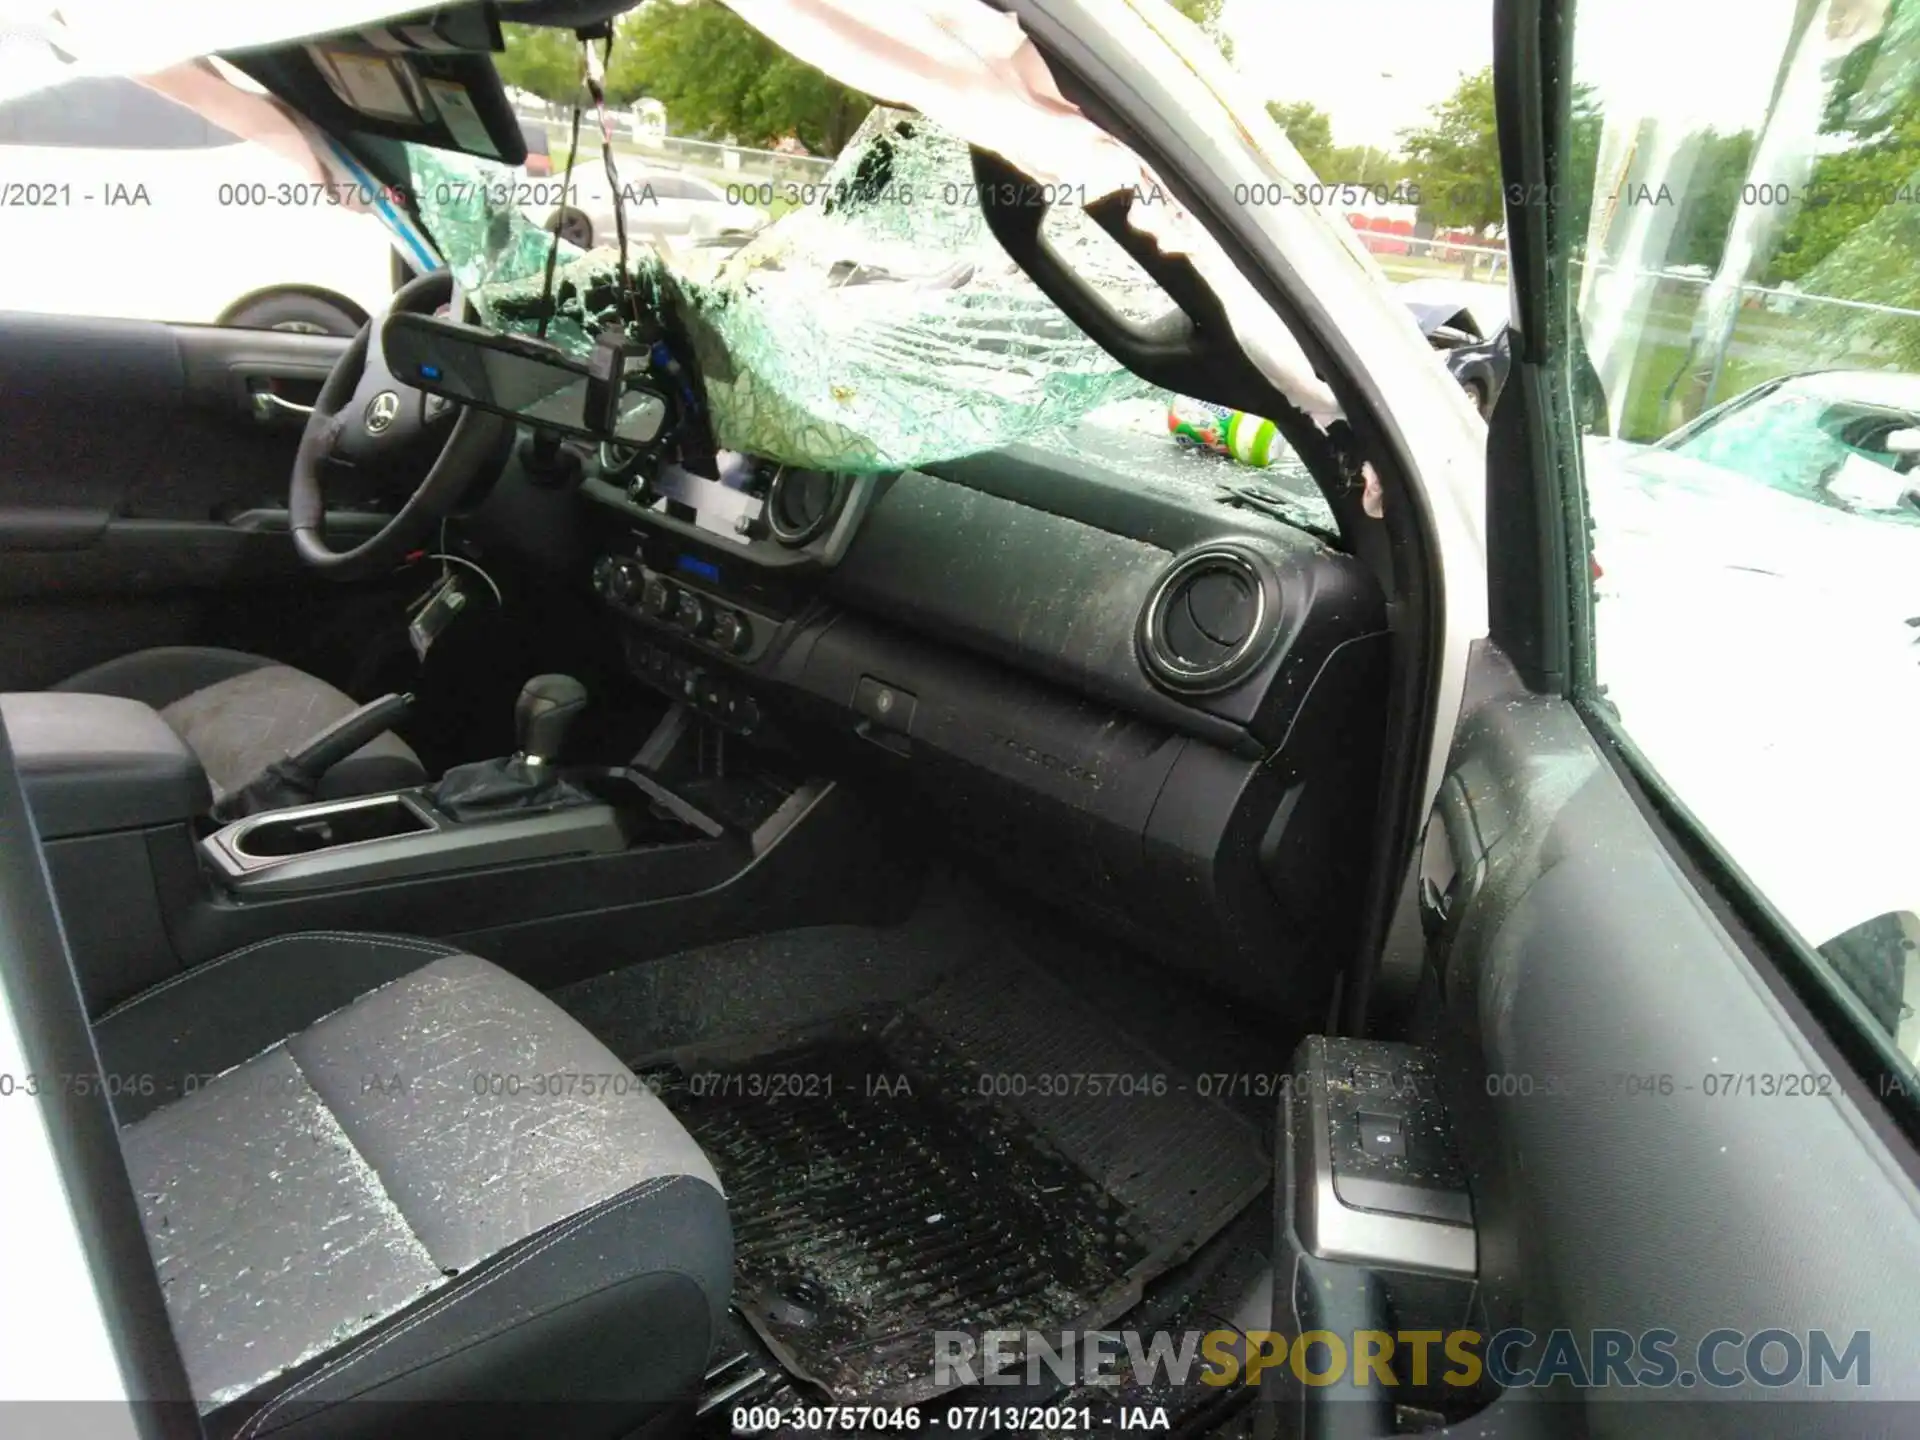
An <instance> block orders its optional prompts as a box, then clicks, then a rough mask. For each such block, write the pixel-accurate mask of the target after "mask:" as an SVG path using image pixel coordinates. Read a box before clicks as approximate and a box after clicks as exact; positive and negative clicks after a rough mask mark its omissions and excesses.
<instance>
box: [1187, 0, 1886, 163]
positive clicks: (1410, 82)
mask: <svg viewBox="0 0 1920 1440" xmlns="http://www.w3.org/2000/svg"><path fill="white" fill-rule="evenodd" d="M1836 3H1837V4H1839V5H1840V6H1841V7H1842V8H1858V9H1865V10H1876V9H1879V8H1881V7H1882V5H1883V4H1884V0H1836ZM1792 12H1793V0H1608V3H1605V4H1599V5H1590V6H1583V7H1581V11H1580V19H1579V21H1578V29H1577V30H1576V32H1575V42H1574V51H1575V70H1576V72H1577V75H1578V78H1579V79H1581V80H1582V81H1584V82H1586V83H1590V84H1593V85H1594V86H1596V87H1597V88H1598V89H1599V90H1600V92H1601V93H1602V96H1603V99H1604V98H1610V99H1611V100H1612V102H1613V104H1614V106H1615V107H1616V108H1617V109H1618V110H1619V111H1621V112H1625V111H1636V112H1639V113H1659V114H1662V115H1665V116H1666V117H1668V118H1669V119H1672V120H1679V119H1680V118H1681V116H1682V115H1684V116H1685V117H1686V118H1687V119H1689V120H1693V121H1697V122H1698V123H1703V124H1715V125H1718V126H1721V127H1724V128H1739V127H1741V126H1744V125H1748V124H1752V123H1753V122H1754V121H1755V120H1756V119H1757V117H1758V113H1759V111H1760V110H1761V109H1762V108H1763V107H1764V104H1765V99H1766V93H1767V90H1768V88H1769V87H1770V86H1771V84H1772V80H1773V74H1774V69H1775V66H1776V65H1777V63H1778V61H1779V58H1780V54H1781V50H1782V48H1783V41H1784V31H1785V27H1786V24H1787V21H1788V18H1789V17H1790V16H1791V14H1792ZM1221 22H1222V26H1223V28H1224V29H1225V30H1226V33H1227V34H1228V35H1229V36H1230V37H1231V38H1232V40H1233V45H1234V65H1235V68H1237V69H1238V70H1239V71H1240V73H1241V74H1242V75H1243V76H1245V77H1246V78H1247V79H1248V81H1249V83H1251V84H1252V86H1253V87H1254V89H1255V91H1256V92H1257V93H1258V94H1260V95H1261V96H1262V97H1263V98H1266V99H1271V100H1307V101H1311V102H1312V103H1313V104H1315V105H1317V106H1319V107H1320V108H1321V109H1322V110H1324V111H1325V112H1326V113H1327V114H1328V116H1329V117H1331V119H1332V121H1333V139H1334V143H1335V144H1336V145H1377V146H1379V147H1380V148H1382V149H1385V150H1397V149H1399V132H1400V131H1401V130H1403V129H1407V128H1409V127H1411V126H1415V125H1419V124H1422V123H1424V122H1425V120H1426V119H1427V116H1428V113H1429V111H1430V110H1431V109H1432V107H1433V106H1434V105H1435V104H1436V103H1438V102H1439V101H1441V100H1444V99H1445V98H1446V97H1447V96H1448V95H1450V94H1451V93H1452V92H1453V89H1454V87H1455V86H1456V85H1457V84H1458V83H1459V80H1460V77H1461V76H1462V75H1465V74H1470V73H1472V72H1473V71H1475V70H1478V69H1480V68H1481V67H1482V66H1483V65H1486V64H1488V63H1490V62H1491V61H1492V59H1493V0H1226V4H1225V5H1224V7H1223V8H1222V11H1221ZM1649 36H1657V37H1658V43H1656V44H1649V43H1648V37H1649ZM1343 178H1344V177H1343Z"/></svg>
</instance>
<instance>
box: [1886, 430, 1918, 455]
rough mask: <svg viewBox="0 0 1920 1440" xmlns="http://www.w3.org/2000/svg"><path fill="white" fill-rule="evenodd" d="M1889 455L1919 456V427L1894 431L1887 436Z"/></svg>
mask: <svg viewBox="0 0 1920 1440" xmlns="http://www.w3.org/2000/svg"><path fill="white" fill-rule="evenodd" d="M1887 453H1888V454H1889V455H1920V427H1908V428H1905V429H1900V430H1895V431H1892V432H1890V433H1889V434H1888V436H1887Z"/></svg>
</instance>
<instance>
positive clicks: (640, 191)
mask: <svg viewBox="0 0 1920 1440" xmlns="http://www.w3.org/2000/svg"><path fill="white" fill-rule="evenodd" d="M617 163H618V162H617V161H616V164H617ZM618 173H619V176H620V195H621V198H622V199H623V200H624V201H625V202H626V206H625V208H626V220H627V233H628V235H629V236H630V237H631V236H639V237H641V238H643V239H644V238H654V239H659V238H664V239H666V240H668V241H670V242H680V243H684V244H692V245H708V244H714V243H718V242H724V241H730V240H744V239H745V238H746V237H748V236H749V235H752V234H753V233H754V232H755V231H757V230H759V229H760V227H761V226H763V225H765V224H766V223H767V212H766V211H765V210H764V209H762V208H761V207H760V206H758V205H750V204H747V203H746V202H745V201H744V200H742V199H740V198H738V197H737V196H730V195H729V194H728V193H727V192H726V190H724V189H723V188H722V187H721V186H719V185H716V184H714V183H713V182H712V181H709V180H705V179H702V178H701V177H700V176H698V175H693V174H689V173H686V172H684V171H672V170H660V169H637V168H636V169H634V170H631V171H629V170H627V169H625V168H621V169H620V170H619V172H618ZM567 182H568V196H567V199H568V203H567V204H565V205H563V206H557V207H556V206H554V205H551V204H545V203H540V202H541V201H543V200H544V198H545V197H541V196H536V197H535V203H531V204H528V205H526V206H524V207H523V209H524V212H525V214H526V215H527V218H528V219H530V220H532V221H533V222H534V223H535V224H537V225H543V226H545V227H546V228H547V229H549V230H558V231H559V232H560V236H561V238H562V239H564V240H566V241H568V242H569V243H570V244H574V245H578V246H580V247H581V248H582V249H583V250H584V249H591V248H593V247H594V246H595V245H607V244H611V243H613V241H614V238H615V235H616V231H615V228H614V221H613V209H614V207H613V200H614V190H613V186H612V185H611V184H610V183H609V181H608V180H607V172H606V167H605V165H604V164H602V163H601V156H600V152H599V150H598V148H591V149H589V148H587V147H586V146H585V145H584V144H583V146H582V150H581V154H580V155H579V157H578V158H577V159H576V160H575V161H574V163H573V164H572V165H571V166H570V168H569V169H568V171H567Z"/></svg>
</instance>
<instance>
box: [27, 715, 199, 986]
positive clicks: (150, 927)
mask: <svg viewBox="0 0 1920 1440" xmlns="http://www.w3.org/2000/svg"><path fill="white" fill-rule="evenodd" d="M0 721H4V722H5V725H6V730H7V737H8V739H9V741H10V742H11V743H12V746H13V756H14V761H15V763H16V764H17V765H18V766H19V770H20V779H21V784H22V788H24V790H25V791H26V796H27V806H28V808H29V809H30V810H32V811H33V819H34V824H35V826H36V827H37V828H38V829H39V832H40V838H41V840H42V842H44V847H45V853H46V859H47V873H48V874H49V876H50V877H51V878H52V880H53V891H54V896H55V898H56V899H57V900H58V902H59V905H60V915H61V920H62V923H63V925H64V927H65V930H66V935H67V945H68V948H69V949H70V950H71V952H72V954H73V964H74V969H75V971H76V973H77V974H78V976H79V980H80V990H81V993H82V994H83V995H84V996H85V997H86V1001H87V1008H88V1012H89V1013H90V1014H94V1015H98V1014H100V1013H101V1012H102V1011H103V1010H105V1009H106V1008H107V1007H109V1006H111V1005H114V1004H116V1003H118V1002H119V1001H121V1000H124V999H125V998H127V997H128V996H130V995H134V994H137V993H138V992H139V991H141V990H144V989H146V988H147V987H148V986H150V985H153V984H156V983H158V982H159V981H161V980H164V979H166V978H167V977H168V976H169V975H171V974H173V973H175V972H176V971H177V970H178V968H179V966H178V963H177V961H176V959H175V956H174V952H173V947H172V945H171V944H170V943H169V941H168V937H167V929H166V924H165V920H164V917H163V909H162V906H161V904H160V900H159V896H158V892H157V889H156V886H155V882H154V872H153V863H152V855H153V852H154V848H155V847H156V846H158V847H167V846H173V847H179V849H180V850H181V851H183V852H185V851H187V850H189V849H190V848H191V846H192V838H191V832H190V830H189V822H190V821H191V820H192V819H193V817H195V816H196V815H202V814H205V813H206V811H207V809H208V808H209V807H210V806H211V805H212V803H213V796H212V792H211V790H210V789H209V787H208V785H207V777H206V772H205V771H204V770H202V769H201V767H200V761H199V759H198V758H197V757H196V756H195V755H194V754H193V752H192V751H191V750H189V749H188V748H187V746H186V743H185V742H184V741H183V740H181V738H180V737H179V736H178V735H176V734H175V733H174V732H173V730H172V728H171V727H169V726H168V724H167V722H166V721H164V720H162V719H161V718H160V715H159V712H158V711H156V710H154V709H153V708H152V707H151V706H148V705H142V704H141V703H140V702H139V701H137V700H125V699H121V698H120V697H118V696H113V695H79V694H67V693H65V692H61V691H48V692H34V693H23V694H11V695H0Z"/></svg>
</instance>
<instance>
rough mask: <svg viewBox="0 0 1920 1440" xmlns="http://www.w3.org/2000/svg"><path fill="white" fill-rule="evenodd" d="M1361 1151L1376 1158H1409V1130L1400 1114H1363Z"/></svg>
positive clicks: (1361, 1118)
mask: <svg viewBox="0 0 1920 1440" xmlns="http://www.w3.org/2000/svg"><path fill="white" fill-rule="evenodd" d="M1359 1119H1360V1153H1361V1154H1363V1155H1371V1156H1372V1157H1373V1158H1374V1159H1376V1160H1404V1159H1406V1158H1407V1131H1406V1126H1405V1124H1404V1123H1403V1122H1402V1121H1401V1119H1400V1117H1399V1116H1398V1115H1370V1114H1365V1113H1363V1114H1361V1116H1360V1117H1359Z"/></svg>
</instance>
